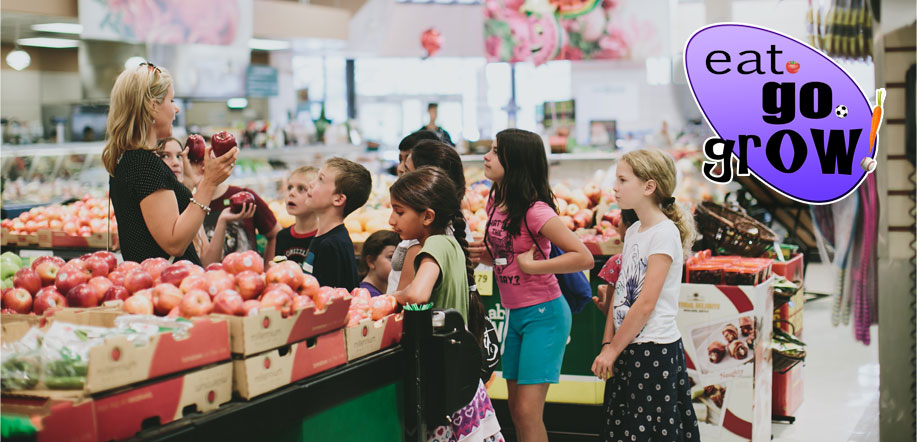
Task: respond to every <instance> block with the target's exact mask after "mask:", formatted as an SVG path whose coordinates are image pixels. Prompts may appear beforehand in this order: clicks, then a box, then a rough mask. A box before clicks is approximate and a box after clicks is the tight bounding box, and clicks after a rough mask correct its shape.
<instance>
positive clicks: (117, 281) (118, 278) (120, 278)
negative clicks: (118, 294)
mask: <svg viewBox="0 0 917 442" xmlns="http://www.w3.org/2000/svg"><path fill="white" fill-rule="evenodd" d="M108 280H109V281H111V283H112V284H114V285H120V286H121V287H124V273H123V272H121V271H120V270H115V271H114V272H111V273H109V274H108Z"/></svg>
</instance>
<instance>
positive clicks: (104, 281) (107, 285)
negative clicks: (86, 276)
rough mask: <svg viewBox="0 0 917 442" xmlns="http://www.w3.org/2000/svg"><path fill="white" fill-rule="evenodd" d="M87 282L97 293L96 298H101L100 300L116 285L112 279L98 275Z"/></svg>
mask: <svg viewBox="0 0 917 442" xmlns="http://www.w3.org/2000/svg"><path fill="white" fill-rule="evenodd" d="M87 284H89V287H90V288H91V289H92V291H93V292H94V293H95V295H96V299H99V300H100V301H99V302H101V300H102V299H104V298H105V294H106V293H108V290H109V289H111V288H112V286H114V284H113V283H112V282H111V280H110V279H108V278H106V277H104V276H96V277H94V278H92V279H90V280H89V282H88V283H87Z"/></svg>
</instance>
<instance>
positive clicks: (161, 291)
mask: <svg viewBox="0 0 917 442" xmlns="http://www.w3.org/2000/svg"><path fill="white" fill-rule="evenodd" d="M183 298H184V293H182V291H181V290H179V289H178V287H175V286H174V285H172V284H168V283H162V284H159V285H157V286H156V287H154V288H153V300H154V302H153V307H154V309H155V310H156V314H157V315H166V314H168V313H169V312H170V311H171V310H172V309H173V308H175V307H178V305H179V304H181V301H182V299H183Z"/></svg>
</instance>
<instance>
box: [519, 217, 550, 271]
mask: <svg viewBox="0 0 917 442" xmlns="http://www.w3.org/2000/svg"><path fill="white" fill-rule="evenodd" d="M532 205H533V206H534V204H532ZM531 208H532V207H531V206H529V209H530V210H531ZM528 215H529V211H528V210H526V211H525V214H524V215H522V222H523V223H524V224H525V230H527V231H528V232H529V236H531V237H532V244H534V245H535V248H536V249H538V253H540V254H541V257H542V258H543V259H545V260H547V259H548V257H547V256H544V252H543V251H542V250H541V246H540V245H539V244H538V240H537V239H535V234H534V233H532V229H530V228H529V220H528Z"/></svg>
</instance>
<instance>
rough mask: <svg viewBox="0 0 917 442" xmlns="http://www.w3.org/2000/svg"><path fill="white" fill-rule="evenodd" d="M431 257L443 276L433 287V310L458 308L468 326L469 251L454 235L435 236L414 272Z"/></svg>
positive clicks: (415, 265) (421, 255)
mask: <svg viewBox="0 0 917 442" xmlns="http://www.w3.org/2000/svg"><path fill="white" fill-rule="evenodd" d="M424 255H428V256H430V257H431V258H433V260H435V261H436V263H437V264H438V265H439V269H440V274H439V278H438V279H437V280H436V285H434V286H433V293H432V294H431V295H430V302H432V303H433V308H436V309H447V308H454V309H456V310H458V311H459V313H461V314H462V318H464V319H465V323H466V324H467V323H468V293H469V292H468V273H467V271H466V270H465V252H463V251H462V246H460V245H459V243H458V242H457V241H456V240H455V238H454V237H452V235H434V236H431V237H429V238H427V240H426V241H425V242H424V245H423V247H422V248H421V249H420V253H418V254H417V257H416V258H414V271H415V272H416V271H417V269H418V267H420V261H421V260H422V259H423V256H424Z"/></svg>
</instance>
